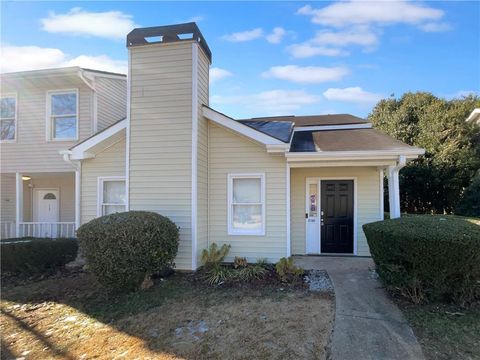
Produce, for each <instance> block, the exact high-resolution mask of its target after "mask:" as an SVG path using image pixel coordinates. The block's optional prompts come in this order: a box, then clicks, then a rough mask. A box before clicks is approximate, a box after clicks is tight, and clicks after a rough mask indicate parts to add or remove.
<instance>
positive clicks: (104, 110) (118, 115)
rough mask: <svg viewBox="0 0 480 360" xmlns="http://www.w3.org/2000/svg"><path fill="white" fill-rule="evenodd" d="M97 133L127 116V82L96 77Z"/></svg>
mask: <svg viewBox="0 0 480 360" xmlns="http://www.w3.org/2000/svg"><path fill="white" fill-rule="evenodd" d="M95 89H96V90H97V131H101V130H103V129H105V128H106V127H108V126H110V125H111V124H113V123H115V122H117V121H118V120H120V119H123V118H125V116H126V114H127V81H126V79H125V80H121V79H112V78H106V77H101V76H97V77H95Z"/></svg>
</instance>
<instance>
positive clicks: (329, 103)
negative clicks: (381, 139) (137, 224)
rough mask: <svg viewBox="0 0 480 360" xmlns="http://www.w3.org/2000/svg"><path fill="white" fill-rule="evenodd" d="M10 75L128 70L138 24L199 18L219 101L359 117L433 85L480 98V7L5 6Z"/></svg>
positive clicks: (244, 109) (4, 61)
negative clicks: (130, 37) (129, 45)
mask: <svg viewBox="0 0 480 360" xmlns="http://www.w3.org/2000/svg"><path fill="white" fill-rule="evenodd" d="M0 6H1V25H0V26H1V53H0V60H1V61H0V71H1V72H12V71H23V70H33V69H44V68H52V67H60V66H82V67H87V68H94V69H100V70H107V71H113V72H123V73H126V68H127V49H126V47H125V37H126V34H127V33H128V32H129V31H130V30H132V29H133V28H135V27H147V26H159V25H171V24H176V23H183V22H190V21H195V22H196V23H197V25H198V26H199V28H200V30H201V32H202V33H203V35H204V37H205V39H206V41H207V43H208V45H209V47H210V49H211V51H212V53H213V63H212V65H211V68H210V83H211V86H210V105H211V106H212V107H214V108H215V109H217V110H219V111H221V112H224V113H226V114H228V115H230V116H232V117H234V118H245V117H258V116H273V115H311V114H328V113H350V114H353V115H357V116H361V117H365V116H367V115H368V114H369V112H371V110H372V108H373V107H374V105H375V104H376V103H377V102H378V101H379V100H380V99H382V98H387V97H390V96H394V97H397V98H398V97H400V96H401V95H402V94H403V93H405V92H408V91H428V92H431V93H433V94H434V95H436V96H440V97H445V98H448V99H451V98H456V97H462V96H464V95H466V94H469V93H475V94H480V2H478V1H470V2H462V1H442V2H436V1H423V2H413V1H375V2H373V1H370V2H366V1H343V2H326V1H316V2H308V1H307V2H304V1H296V2H288V1H281V2H267V1H264V2H153V1H149V2H141V1H135V2H129V1H111V2H94V1H84V2H68V1H62V2H54V1H52V2H40V1H35V2H26V1H23V2H8V1H2V2H1V5H0Z"/></svg>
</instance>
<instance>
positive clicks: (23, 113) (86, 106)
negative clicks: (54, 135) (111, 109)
mask: <svg viewBox="0 0 480 360" xmlns="http://www.w3.org/2000/svg"><path fill="white" fill-rule="evenodd" d="M74 88H76V89H78V91H79V134H78V135H79V140H83V139H85V138H86V137H88V136H90V135H91V134H92V99H93V95H92V91H91V90H90V89H89V88H88V87H87V86H86V85H85V84H84V83H82V82H81V80H80V79H79V78H78V77H73V78H69V77H52V78H48V79H30V80H28V79H24V80H17V81H15V82H12V81H10V80H9V81H4V80H3V79H2V93H10V92H16V93H17V129H16V130H17V140H16V142H14V143H1V144H0V163H1V164H0V172H2V173H8V172H17V171H20V172H36V171H38V172H45V171H51V172H55V171H71V169H72V168H71V166H70V165H68V164H67V163H66V162H64V161H63V160H62V156H61V155H59V153H58V151H59V150H65V149H68V148H70V147H72V146H73V145H74V144H75V143H76V141H47V140H46V123H47V122H46V121H47V120H46V106H47V91H49V90H62V89H74Z"/></svg>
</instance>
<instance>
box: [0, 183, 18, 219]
mask: <svg viewBox="0 0 480 360" xmlns="http://www.w3.org/2000/svg"><path fill="white" fill-rule="evenodd" d="M15 193H16V191H15V174H0V196H1V204H0V221H1V222H6V221H15Z"/></svg>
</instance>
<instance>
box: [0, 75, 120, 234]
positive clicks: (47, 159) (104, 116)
mask: <svg viewBox="0 0 480 360" xmlns="http://www.w3.org/2000/svg"><path fill="white" fill-rule="evenodd" d="M0 82H1V93H0V97H1V99H0V100H1V118H0V176H1V177H0V185H1V208H0V212H1V213H0V214H1V227H0V237H2V238H8V237H14V236H17V237H19V236H73V235H74V232H75V228H76V226H77V225H78V224H79V221H77V222H76V217H77V215H76V214H77V213H76V211H75V206H76V204H78V203H79V201H78V198H77V197H78V195H79V194H76V193H75V183H76V182H78V181H79V175H80V174H79V172H78V171H77V169H75V168H74V167H73V166H72V165H71V164H68V163H66V162H65V161H63V160H62V157H61V155H60V154H59V151H60V150H64V149H66V148H69V147H71V146H73V145H74V144H76V143H78V142H79V141H82V140H84V139H86V138H88V137H90V136H91V135H92V134H95V133H98V132H100V131H102V130H103V129H105V128H107V127H109V126H110V125H111V124H112V123H114V122H116V121H118V120H120V119H122V118H125V116H126V100H127V81H126V76H125V75H121V74H113V73H107V72H103V71H96V70H90V69H83V68H79V67H69V68H61V69H50V70H37V71H25V72H18V73H8V74H2V75H1V76H0ZM17 204H19V205H17Z"/></svg>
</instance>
